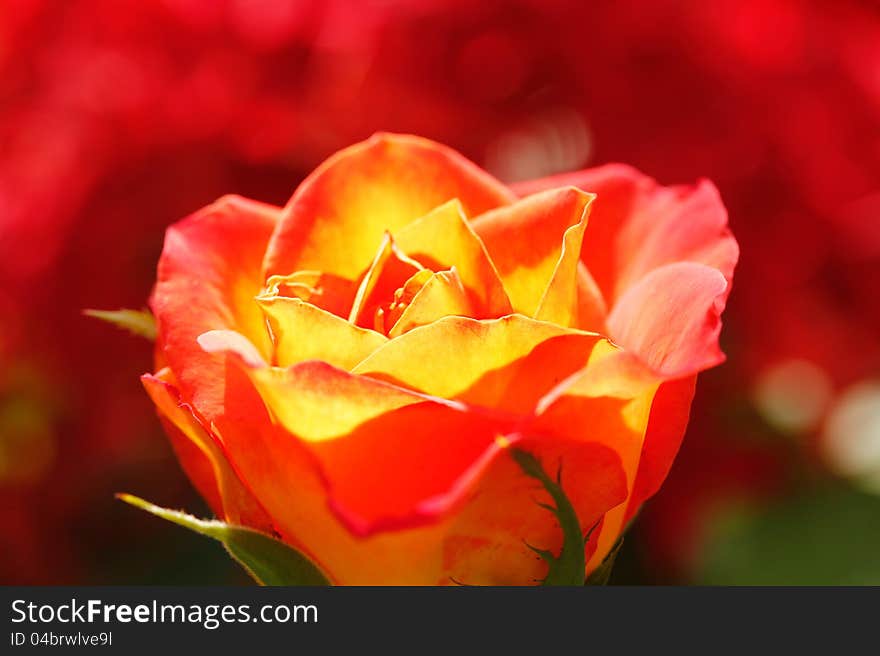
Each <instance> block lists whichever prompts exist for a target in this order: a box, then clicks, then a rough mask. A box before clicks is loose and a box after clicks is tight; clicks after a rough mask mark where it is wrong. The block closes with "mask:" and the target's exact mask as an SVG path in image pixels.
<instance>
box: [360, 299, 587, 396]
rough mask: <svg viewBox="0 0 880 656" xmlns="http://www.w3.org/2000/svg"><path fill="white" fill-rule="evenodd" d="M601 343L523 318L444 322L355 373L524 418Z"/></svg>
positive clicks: (376, 355) (383, 351)
mask: <svg viewBox="0 0 880 656" xmlns="http://www.w3.org/2000/svg"><path fill="white" fill-rule="evenodd" d="M600 339H601V338H600V337H599V336H598V335H594V334H590V333H583V332H579V331H574V330H568V329H566V328H562V327H561V326H556V325H553V324H549V323H544V322H541V321H535V320H533V319H529V318H527V317H523V316H521V315H510V316H508V317H504V318H502V319H494V320H482V321H477V320H475V319H468V318H464V317H447V318H445V319H440V320H439V321H436V322H434V323H432V324H429V325H427V326H422V327H420V328H416V329H414V330H411V331H410V332H408V333H405V334H403V335H401V336H400V337H397V338H395V339H393V340H391V341H390V342H388V343H387V344H385V345H384V346H383V347H381V348H379V349H377V350H376V351H375V352H373V353H372V355H370V356H369V357H368V358H367V359H366V360H364V361H363V362H361V363H360V364H359V365H358V366H357V367H355V368H354V369H353V372H354V373H357V374H363V375H367V376H370V377H373V378H377V379H380V380H385V381H389V382H391V383H393V384H395V385H398V386H402V387H406V388H409V389H413V390H417V391H420V392H423V393H426V394H431V395H433V396H438V397H442V398H447V399H457V400H461V401H464V402H466V403H470V404H474V405H480V406H483V407H486V408H492V409H494V410H500V411H506V412H512V413H519V414H529V413H531V412H532V410H533V409H534V407H535V404H536V402H537V400H538V399H540V397H541V396H542V395H544V394H545V393H546V392H547V391H548V390H549V389H550V388H552V387H553V386H554V385H555V384H557V383H558V382H559V381H561V380H562V379H564V378H566V377H567V376H569V375H570V374H572V373H573V372H575V371H577V370H578V369H580V367H582V366H583V365H584V364H585V363H586V362H587V359H588V358H589V356H590V352H591V351H592V349H593V347H594V346H595V344H596V343H597V342H598V341H600Z"/></svg>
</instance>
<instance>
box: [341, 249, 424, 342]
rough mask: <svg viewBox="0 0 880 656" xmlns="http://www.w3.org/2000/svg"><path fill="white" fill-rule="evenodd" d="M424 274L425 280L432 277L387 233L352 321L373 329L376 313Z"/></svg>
mask: <svg viewBox="0 0 880 656" xmlns="http://www.w3.org/2000/svg"><path fill="white" fill-rule="evenodd" d="M420 271H425V273H424V276H425V279H427V277H428V276H430V272H429V271H427V270H425V268H424V267H423V266H422V264H421V263H419V262H416V261H415V260H413V259H412V258H410V257H408V256H407V255H406V254H405V253H404V252H403V251H401V250H400V248H398V246H397V244H396V243H395V242H394V240H393V239H392V237H391V235H390V234H389V233H385V235H384V236H383V237H382V240H381V242H380V244H379V250H378V251H377V252H376V255H375V256H374V257H373V262H372V264H370V268H369V269H368V270H367V272H366V274H365V275H364V278H363V280H361V284H360V285H359V286H358V290H357V294H355V297H354V303H353V304H352V307H351V312H350V314H349V316H348V320H349V321H350V322H352V323H354V324H357V325H358V326H363V327H364V328H373V327H374V326H375V323H376V312H377V311H378V310H379V309H380V308H382V306H383V305H385V304H388V303H390V302H391V301H392V299H393V298H394V294H395V292H396V291H397V290H398V289H400V288H402V287H403V286H404V285H405V284H406V282H407V281H409V280H410V279H411V278H412V277H413V275H414V274H416V273H418V272H420Z"/></svg>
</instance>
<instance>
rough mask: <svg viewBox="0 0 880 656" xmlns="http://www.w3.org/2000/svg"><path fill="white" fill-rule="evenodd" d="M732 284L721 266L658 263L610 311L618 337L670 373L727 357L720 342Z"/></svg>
mask: <svg viewBox="0 0 880 656" xmlns="http://www.w3.org/2000/svg"><path fill="white" fill-rule="evenodd" d="M727 293H728V284H727V281H726V280H725V279H724V276H723V275H722V274H721V272H720V271H718V270H717V269H714V268H712V267H708V266H706V265H703V264H696V263H692V262H679V263H676V264H668V265H666V266H662V267H660V268H658V269H655V270H654V271H652V272H651V273H649V274H648V275H646V276H645V277H644V278H643V279H641V280H640V281H639V282H638V283H637V284H636V285H635V286H633V287H632V288H630V289H629V290H628V291H627V292H626V293H625V294H624V295H623V296H622V297H621V299H620V300H619V301H618V303H617V304H616V305H615V306H614V309H612V311H611V314H610V315H609V316H608V328H609V330H610V333H611V336H612V338H613V339H614V340H615V342H617V343H618V344H620V345H622V346H623V347H624V348H626V349H627V350H628V351H631V352H633V353H635V354H636V355H638V356H639V358H641V359H642V360H643V361H644V362H645V363H646V364H647V365H648V366H649V367H650V368H651V369H653V370H654V371H656V372H658V373H659V374H660V376H661V377H662V378H664V379H673V378H680V377H683V376H687V375H690V374H693V373H696V372H698V371H701V370H703V369H707V368H709V367H712V366H714V365H717V364H719V363H721V362H723V361H724V353H722V352H721V349H720V348H719V346H718V334H719V333H720V331H721V318H720V317H721V312H722V310H723V309H724V304H725V300H726V298H727Z"/></svg>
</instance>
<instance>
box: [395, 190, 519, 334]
mask: <svg viewBox="0 0 880 656" xmlns="http://www.w3.org/2000/svg"><path fill="white" fill-rule="evenodd" d="M394 238H395V241H396V242H397V245H398V246H400V248H401V249H402V250H403V251H404V252H405V253H406V254H407V255H409V256H410V257H412V258H414V259H416V260H418V261H419V262H421V263H422V264H423V265H424V266H426V267H428V268H429V269H432V270H433V271H441V270H446V269H451V268H453V267H455V270H456V272H457V273H458V276H459V278H460V279H461V282H462V284H463V285H464V287H465V289H466V290H467V291H468V293H469V294H470V295H471V296H472V297H473V299H474V309H473V312H474V314H473V315H471V316H473V317H474V318H475V319H489V318H495V317H500V316H503V315H505V314H510V312H511V307H510V301H509V300H508V298H507V294H506V293H505V291H504V285H503V284H502V283H501V279H500V278H499V276H498V271H496V270H495V265H494V264H492V261H491V259H490V258H489V254H488V252H487V251H486V247H485V246H484V245H483V242H482V241H481V240H480V238H479V237H478V236H477V234H476V233H475V232H474V231H473V229H472V228H471V226H470V225H469V224H468V222H467V219H466V218H465V215H464V210H463V208H462V206H461V203H460V202H459V201H458V200H453V201H450V202H448V203H446V204H445V205H441V206H440V207H438V208H437V209H436V210H434V211H432V212H430V213H429V214H427V215H426V216H423V217H422V218H420V219H419V220H417V221H414V222H413V223H410V224H409V225H407V226H406V227H404V228H402V229H401V230H399V231H398V232H397V233H396V234H395V236H394Z"/></svg>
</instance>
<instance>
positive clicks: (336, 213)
mask: <svg viewBox="0 0 880 656" xmlns="http://www.w3.org/2000/svg"><path fill="white" fill-rule="evenodd" d="M453 198H458V199H459V200H460V201H461V203H462V205H463V206H464V208H465V211H466V212H467V214H468V216H475V215H476V214H479V213H482V212H485V211H486V210H488V209H490V208H492V207H497V206H499V205H504V204H506V203H509V202H511V201H512V200H513V194H512V193H511V192H510V191H509V190H508V189H507V187H505V186H504V185H502V184H501V183H500V182H498V181H497V180H495V179H494V178H492V177H491V176H489V175H488V174H487V173H485V172H484V171H482V170H481V169H480V168H478V167H477V166H476V165H474V164H473V163H471V162H469V161H468V160H466V159H465V158H464V157H462V156H461V155H459V154H458V153H456V152H454V151H452V150H450V149H449V148H446V147H445V146H441V145H440V144H437V143H434V142H432V141H428V140H426V139H421V138H418V137H411V136H402V135H389V134H377V135H375V136H373V137H372V138H370V139H369V140H367V141H365V142H362V143H360V144H357V145H355V146H351V147H350V148H346V149H345V150H343V151H340V152H339V153H337V154H335V155H333V156H332V157H331V158H330V159H328V160H327V161H326V162H324V163H323V164H322V165H321V166H319V167H318V168H317V169H316V170H315V171H314V172H313V173H312V174H311V175H310V176H309V177H308V178H306V180H305V181H304V182H303V183H302V184H301V185H300V186H299V188H298V189H297V190H296V192H295V193H294V194H293V197H292V198H291V199H290V202H289V203H288V204H287V207H286V208H285V209H284V216H283V218H282V220H281V224H280V225H279V227H278V230H277V232H276V233H275V235H274V236H273V238H272V242H271V244H270V245H269V249H268V251H267V253H266V259H265V263H264V270H265V272H266V274H267V275H271V274H287V273H290V272H292V271H298V270H303V269H309V270H316V271H325V272H328V273H332V274H335V275H338V276H341V277H343V278H347V279H349V280H354V279H355V278H356V277H357V276H358V275H360V273H361V272H362V271H363V270H364V269H365V268H366V267H367V266H368V265H369V263H370V261H371V259H372V257H373V255H374V253H375V248H376V244H378V243H379V241H380V240H381V238H382V235H383V233H385V232H388V231H390V232H395V231H397V230H399V229H400V228H402V227H403V226H405V225H406V224H408V223H410V222H411V221H414V220H415V219H417V218H419V217H421V216H424V215H425V214H427V213H428V212H430V211H431V210H432V209H434V208H435V207H437V206H438V205H441V204H443V203H445V202H447V201H449V200H452V199H453Z"/></svg>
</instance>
